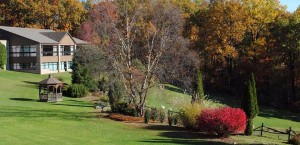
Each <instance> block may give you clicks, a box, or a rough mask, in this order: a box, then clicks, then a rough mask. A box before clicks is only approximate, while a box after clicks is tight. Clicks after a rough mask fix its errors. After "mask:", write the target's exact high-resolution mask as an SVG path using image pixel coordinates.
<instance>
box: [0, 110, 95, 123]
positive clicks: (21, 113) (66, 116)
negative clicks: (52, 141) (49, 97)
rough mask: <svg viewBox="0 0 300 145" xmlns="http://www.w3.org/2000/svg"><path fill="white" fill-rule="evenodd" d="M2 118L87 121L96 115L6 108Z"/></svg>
mask: <svg viewBox="0 0 300 145" xmlns="http://www.w3.org/2000/svg"><path fill="white" fill-rule="evenodd" d="M1 117H12V118H15V117H17V118H56V119H61V120H79V121H80V120H85V119H90V118H94V117H95V115H94V114H92V113H87V112H71V111H61V110H57V109H53V110H49V109H27V108H23V107H22V108H18V107H4V108H3V110H2V111H1V113H0V118H1Z"/></svg>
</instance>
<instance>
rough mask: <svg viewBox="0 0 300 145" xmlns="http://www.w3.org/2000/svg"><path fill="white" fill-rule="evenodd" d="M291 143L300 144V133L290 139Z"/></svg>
mask: <svg viewBox="0 0 300 145" xmlns="http://www.w3.org/2000/svg"><path fill="white" fill-rule="evenodd" d="M289 143H290V144H293V145H300V134H298V135H295V136H293V137H292V138H291V139H290V140H289Z"/></svg>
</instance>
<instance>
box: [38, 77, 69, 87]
mask: <svg viewBox="0 0 300 145" xmlns="http://www.w3.org/2000/svg"><path fill="white" fill-rule="evenodd" d="M56 84H63V82H61V81H59V80H57V79H56V78H53V77H52V76H51V75H49V77H48V78H47V79H44V80H42V81H41V82H39V85H56Z"/></svg>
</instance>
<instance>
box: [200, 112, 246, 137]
mask: <svg viewBox="0 0 300 145" xmlns="http://www.w3.org/2000/svg"><path fill="white" fill-rule="evenodd" d="M246 120H247V118H246V114H245V112H244V111H243V110H242V109H239V108H230V107H226V108H220V109H208V110H203V111H202V113H201V116H200V117H199V119H198V122H199V127H200V130H201V131H204V132H206V133H209V134H216V135H220V136H228V135H230V134H232V133H240V132H244V131H245V128H246Z"/></svg>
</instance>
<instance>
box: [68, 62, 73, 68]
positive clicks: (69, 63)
mask: <svg viewBox="0 0 300 145" xmlns="http://www.w3.org/2000/svg"><path fill="white" fill-rule="evenodd" d="M72 65H73V61H68V69H72Z"/></svg>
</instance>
